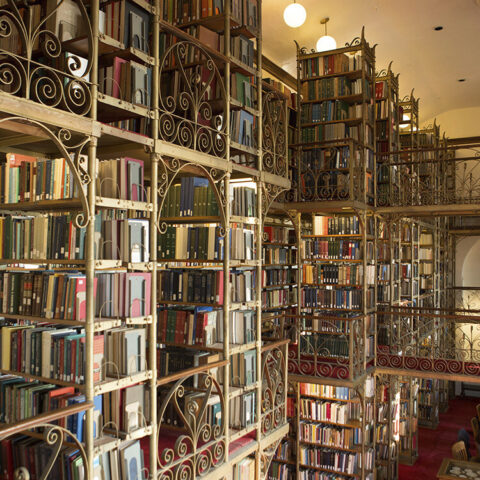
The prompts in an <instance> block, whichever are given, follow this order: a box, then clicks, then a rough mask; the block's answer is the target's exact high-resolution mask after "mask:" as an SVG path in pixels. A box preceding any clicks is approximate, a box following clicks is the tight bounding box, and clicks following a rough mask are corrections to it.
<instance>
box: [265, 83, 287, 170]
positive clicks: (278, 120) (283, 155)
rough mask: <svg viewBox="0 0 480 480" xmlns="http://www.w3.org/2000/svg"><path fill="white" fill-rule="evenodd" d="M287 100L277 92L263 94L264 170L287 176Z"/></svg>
mask: <svg viewBox="0 0 480 480" xmlns="http://www.w3.org/2000/svg"><path fill="white" fill-rule="evenodd" d="M285 132H286V101H285V98H283V97H282V96H280V94H278V93H276V92H268V93H266V94H264V96H263V170H264V171H266V172H269V173H273V174H274V175H279V176H281V177H287V173H288V172H287V166H288V157H287V139H286V138H285Z"/></svg>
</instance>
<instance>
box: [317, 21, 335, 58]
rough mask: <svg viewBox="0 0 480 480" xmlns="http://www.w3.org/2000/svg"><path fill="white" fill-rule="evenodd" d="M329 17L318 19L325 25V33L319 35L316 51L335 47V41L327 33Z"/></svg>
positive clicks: (325, 50) (324, 50)
mask: <svg viewBox="0 0 480 480" xmlns="http://www.w3.org/2000/svg"><path fill="white" fill-rule="evenodd" d="M329 20H330V18H328V17H326V18H323V19H322V20H320V23H321V24H322V25H325V35H323V36H322V37H320V38H319V39H318V42H317V52H327V51H328V50H335V49H336V48H337V42H336V41H335V39H334V38H333V37H331V36H330V35H327V23H328V21H329Z"/></svg>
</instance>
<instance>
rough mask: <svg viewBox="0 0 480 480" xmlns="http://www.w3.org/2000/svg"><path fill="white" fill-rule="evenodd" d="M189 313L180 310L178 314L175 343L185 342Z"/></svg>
mask: <svg viewBox="0 0 480 480" xmlns="http://www.w3.org/2000/svg"><path fill="white" fill-rule="evenodd" d="M186 318H187V312H185V311H183V310H180V311H178V312H177V321H176V325H175V343H182V344H183V343H184V342H185V321H186Z"/></svg>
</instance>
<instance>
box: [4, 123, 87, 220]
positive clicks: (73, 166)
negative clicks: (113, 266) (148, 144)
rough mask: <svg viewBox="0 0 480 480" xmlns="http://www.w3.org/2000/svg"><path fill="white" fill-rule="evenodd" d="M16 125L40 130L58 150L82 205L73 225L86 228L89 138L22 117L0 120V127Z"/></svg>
mask: <svg viewBox="0 0 480 480" xmlns="http://www.w3.org/2000/svg"><path fill="white" fill-rule="evenodd" d="M11 123H18V124H22V125H27V126H29V127H34V128H36V129H40V130H41V133H42V134H43V135H45V136H46V137H47V138H48V139H49V140H50V141H51V142H52V143H53V144H54V145H55V147H56V148H57V149H58V152H59V154H60V155H61V156H62V158H64V159H65V161H66V162H67V164H68V166H69V168H70V172H71V174H72V175H73V179H74V182H75V183H76V185H77V187H78V188H77V189H76V191H77V193H78V196H79V200H80V201H81V203H82V208H83V211H82V212H80V213H77V215H76V216H75V217H74V222H75V225H76V226H77V227H78V228H82V227H86V226H87V224H88V223H89V221H90V220H91V219H90V209H89V206H88V201H87V188H88V185H89V183H90V182H91V178H90V175H89V174H88V167H87V161H88V160H87V157H86V156H85V154H84V152H85V150H86V147H87V145H88V143H89V142H90V141H92V139H91V138H89V137H82V138H80V139H77V138H75V137H74V136H73V135H72V132H71V131H70V130H67V129H65V128H49V127H47V126H46V125H44V124H43V123H40V122H37V121H35V120H30V119H27V118H24V117H6V118H2V119H0V127H1V126H2V124H5V125H6V124H11Z"/></svg>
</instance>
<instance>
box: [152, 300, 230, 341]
mask: <svg viewBox="0 0 480 480" xmlns="http://www.w3.org/2000/svg"><path fill="white" fill-rule="evenodd" d="M157 338H158V341H159V342H160V343H176V344H184V345H203V346H209V345H213V344H215V343H217V342H222V341H223V310H218V309H216V310H214V309H212V308H210V307H196V308H193V309H182V310H178V309H175V310H174V309H163V310H159V312H158V334H157Z"/></svg>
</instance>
